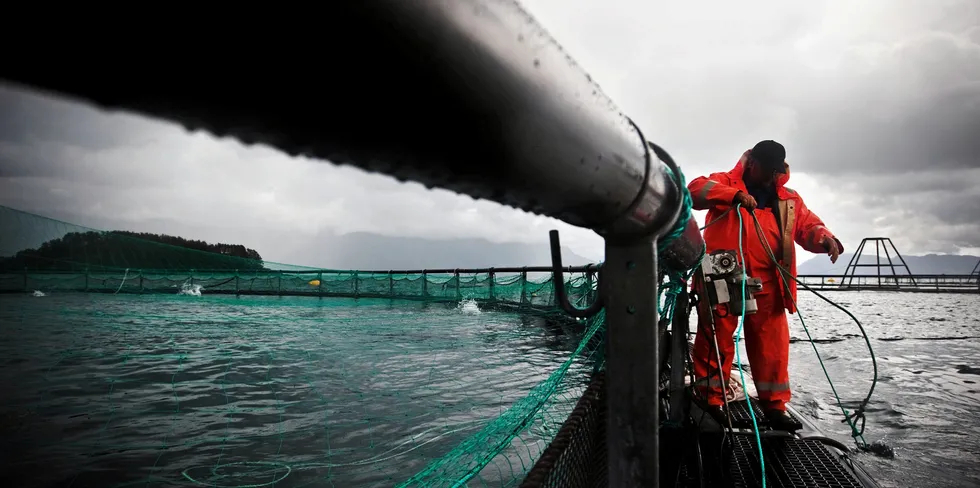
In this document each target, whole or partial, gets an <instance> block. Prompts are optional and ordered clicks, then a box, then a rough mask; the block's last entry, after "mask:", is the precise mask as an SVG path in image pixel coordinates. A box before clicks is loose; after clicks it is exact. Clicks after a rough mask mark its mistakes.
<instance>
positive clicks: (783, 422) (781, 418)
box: [766, 409, 801, 432]
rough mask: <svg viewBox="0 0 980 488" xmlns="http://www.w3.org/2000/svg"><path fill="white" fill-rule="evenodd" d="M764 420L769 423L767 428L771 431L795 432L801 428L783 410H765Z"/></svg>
mask: <svg viewBox="0 0 980 488" xmlns="http://www.w3.org/2000/svg"><path fill="white" fill-rule="evenodd" d="M766 420H768V421H769V428H771V429H773V430H783V431H786V432H795V431H796V430H799V429H800V427H801V425H800V423H799V422H798V421H797V420H796V419H794V418H793V417H792V416H791V415H790V414H789V413H787V412H786V411H785V410H776V409H769V410H766Z"/></svg>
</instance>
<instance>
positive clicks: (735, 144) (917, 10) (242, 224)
mask: <svg viewBox="0 0 980 488" xmlns="http://www.w3.org/2000/svg"><path fill="white" fill-rule="evenodd" d="M525 3H526V6H527V8H528V10H529V11H530V12H531V13H532V14H533V15H535V16H536V17H538V18H539V20H540V21H541V22H542V23H543V24H544V26H545V27H546V29H547V30H549V31H550V32H551V33H552V34H553V35H554V36H555V37H556V38H557V39H559V41H560V42H561V43H562V45H563V46H564V47H565V48H566V49H567V51H569V52H570V53H571V54H572V56H573V57H574V58H575V59H576V60H577V61H578V62H579V63H580V64H581V65H582V66H583V67H584V69H585V70H586V71H588V72H589V73H590V74H591V75H592V76H593V78H594V79H595V80H597V82H598V83H599V84H600V85H601V87H602V89H603V90H604V91H605V92H607V93H608V94H609V95H610V97H611V98H612V99H613V100H615V101H616V103H617V104H618V105H619V106H620V107H621V108H622V109H623V110H624V111H625V112H626V113H628V114H630V116H631V117H632V118H633V119H634V120H636V121H637V122H638V123H639V124H640V126H641V127H642V128H643V130H644V132H645V133H646V135H647V136H648V137H649V138H650V139H651V140H654V141H656V142H657V143H658V144H660V145H662V146H663V147H665V148H666V149H667V150H668V151H669V152H670V153H671V154H672V155H673V156H674V158H675V159H676V160H677V161H679V162H680V164H681V165H682V168H683V170H684V172H685V174H686V175H687V177H688V180H690V179H691V178H693V177H695V176H698V175H702V174H707V173H710V172H716V171H726V170H728V169H729V168H731V167H732V166H733V165H734V164H735V162H736V160H737V159H738V157H739V155H740V154H741V153H742V151H744V150H745V149H748V148H749V147H751V145H752V144H754V143H755V142H757V141H758V140H761V139H769V138H773V139H776V140H780V141H782V142H784V143H785V144H786V146H787V149H788V152H789V155H788V159H789V161H790V163H791V164H792V167H793V173H794V174H793V178H792V179H791V182H790V186H793V187H794V188H796V189H797V190H800V191H801V192H802V194H803V195H804V197H805V198H806V201H807V204H808V205H809V206H810V207H811V208H813V209H815V211H817V212H818V213H819V215H820V216H821V217H822V218H823V219H824V220H825V221H826V222H827V223H828V226H830V227H831V228H832V229H833V230H834V231H835V232H836V233H838V234H840V235H841V236H842V238H843V239H845V242H846V244H848V245H849V246H850V247H851V248H853V247H854V246H856V245H857V243H858V242H859V240H860V238H861V237H865V236H867V235H871V234H879V233H880V234H886V235H890V236H891V237H893V238H894V239H896V243H899V242H901V243H902V244H901V246H902V247H901V248H900V249H901V250H902V252H908V253H914V252H929V251H940V250H945V251H949V252H955V251H956V250H957V249H958V248H961V247H980V238H978V234H980V232H978V229H977V224H976V223H975V222H974V221H973V219H974V217H973V216H975V215H977V212H978V211H980V210H978V201H980V200H978V197H977V195H978V192H977V191H978V188H980V183H978V182H980V173H978V172H977V171H978V170H980V137H977V136H976V134H980V126H978V124H980V28H978V26H977V24H978V19H980V2H975V1H972V0H943V1H939V0H937V1H935V2H922V1H918V0H865V1H862V2H846V1H837V0H816V1H813V2H805V3H799V2H797V3H787V2H782V1H777V0H766V1H763V2H757V3H754V4H753V5H752V6H746V5H744V4H737V3H724V2H719V3H717V4H714V5H711V6H710V7H709V6H704V5H702V6H689V5H687V4H684V3H660V4H656V5H653V4H650V3H649V2H642V1H635V2H628V1H614V0H610V1H609V2H606V3H604V4H603V5H602V6H601V7H600V6H598V5H597V4H596V3H595V2H593V1H591V0H526V1H525ZM0 107H2V108H3V110H2V111H0V204H3V203H7V204H13V203H16V204H17V205H19V206H21V207H22V208H26V209H28V210H30V209H35V210H36V211H38V212H39V213H43V212H42V210H43V211H63V210H64V209H72V211H74V212H75V213H76V214H78V215H91V216H103V217H110V216H111V217H112V218H113V219H115V220H113V222H114V223H115V224H118V225H122V224H126V225H129V226H131V227H134V228H139V226H141V225H152V226H154V227H153V230H154V231H166V229H168V228H173V229H180V231H181V232H184V231H186V232H202V233H204V234H206V235H208V236H210V235H211V234H212V233H219V232H220V233H221V236H227V237H221V236H216V237H209V238H210V239H214V240H225V241H232V240H235V239H236V238H237V237H236V236H240V237H241V239H242V240H245V241H247V242H256V241H248V240H249V239H258V238H257V237H254V236H253V235H252V234H250V232H253V231H254V230H255V229H262V232H264V234H265V235H272V236H278V237H277V238H270V239H264V240H263V241H262V242H263V244H262V245H263V246H266V245H268V246H269V247H268V248H267V249H266V248H259V251H260V252H262V253H263V255H267V254H268V255H269V256H271V257H270V259H275V260H279V261H288V259H289V249H290V244H289V242H291V241H292V242H295V241H297V240H301V239H307V238H310V236H316V235H317V234H318V233H321V232H331V231H335V232H350V231H369V232H379V233H384V234H388V235H406V236H429V237H463V236H471V237H485V238H489V239H492V240H496V241H518V242H534V243H538V242H543V241H544V239H546V231H547V230H548V229H549V228H551V227H557V228H560V229H562V232H563V242H568V243H569V244H570V246H571V247H573V248H575V246H581V247H580V248H576V251H577V252H579V253H582V254H588V255H590V256H596V255H598V256H601V241H600V240H599V239H598V238H597V237H595V236H594V235H592V234H591V233H590V232H589V231H585V230H580V229H572V228H570V227H569V226H564V225H561V224H558V223H556V222H555V221H553V220H551V219H545V218H541V217H538V216H534V215H528V214H524V213H521V212H518V211H514V210H511V209H507V208H504V207H501V206H499V205H496V204H492V203H489V202H482V201H473V200H472V199H470V198H469V197H465V196H458V195H454V194H451V193H449V192H446V191H442V190H425V189H424V188H422V186H421V185H417V184H414V183H409V184H399V183H397V182H395V181H394V180H393V179H391V178H388V177H384V176H378V175H369V174H366V173H364V172H362V171H360V170H357V169H353V168H348V167H336V166H333V165H330V164H327V163H324V162H313V161H309V160H306V159H303V158H287V157H285V156H283V155H282V154H280V153H278V151H274V150H271V149H268V148H264V147H245V146H242V145H241V144H238V143H236V142H232V141H227V140H220V141H219V140H215V139H213V138H211V137H210V136H207V135H203V134H189V133H187V132H186V131H184V130H183V129H182V128H180V127H177V126H175V125H173V124H168V123H162V122H158V121H154V120H149V119H145V118H143V117H139V116H133V115H126V114H112V115H109V114H104V113H97V112H96V111H95V110H93V109H91V108H88V107H85V106H81V105H78V104H73V103H65V102H59V101H50V100H44V99H42V98H40V97H26V98H25V97H23V96H21V95H20V94H19V93H17V92H16V91H11V90H9V89H3V88H0ZM175 222H180V224H177V223H175ZM236 229H238V230H236ZM175 233H176V231H175ZM267 241H268V242H269V244H265V242H267ZM585 248H587V249H588V251H585V250H583V249H585ZM300 264H301V263H300Z"/></svg>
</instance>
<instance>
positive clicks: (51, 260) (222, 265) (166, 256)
mask: <svg viewBox="0 0 980 488" xmlns="http://www.w3.org/2000/svg"><path fill="white" fill-rule="evenodd" d="M124 268H129V269H147V270H149V269H154V270H165V269H181V270H187V269H198V270H233V269H238V270H261V269H265V267H264V266H263V263H262V256H260V255H259V253H258V252H257V251H256V250H254V249H250V248H247V247H245V246H243V245H241V244H223V243H217V244H209V243H207V242H205V241H199V240H188V239H184V238H183V237H177V236H170V235H165V234H150V233H146V232H140V233H136V232H128V231H113V232H95V231H90V232H71V233H68V234H65V235H64V236H62V237H60V238H57V239H52V240H49V241H47V242H45V243H43V244H41V245H40V246H39V247H38V248H37V249H24V250H22V251H19V252H17V254H15V255H14V256H13V257H8V258H0V271H5V272H12V271H23V270H24V269H27V270H38V271H83V270H85V269H90V270H92V271H97V270H100V269H124Z"/></svg>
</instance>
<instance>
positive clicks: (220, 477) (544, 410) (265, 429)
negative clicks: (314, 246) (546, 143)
mask: <svg viewBox="0 0 980 488" xmlns="http://www.w3.org/2000/svg"><path fill="white" fill-rule="evenodd" d="M0 229H2V230H3V233H2V234H0V251H2V252H0V254H2V255H3V256H6V257H4V258H0V291H2V292H5V293H3V294H2V295H0V323H2V326H0V327H2V331H3V337H4V339H3V342H2V343H0V344H2V347H0V357H2V358H3V360H4V361H5V365H6V366H7V367H6V368H5V369H4V370H3V372H2V373H0V375H2V380H3V382H4V385H6V386H7V388H6V389H7V391H9V392H10V393H5V395H4V398H3V400H2V401H0V433H2V434H3V437H2V438H3V441H2V446H0V457H2V458H3V459H5V464H6V465H7V469H5V470H4V474H3V475H0V478H3V481H10V482H12V483H5V484H11V485H18V486H52V485H64V486H67V485H71V486H75V487H79V486H129V485H141V486H195V485H201V486H235V487H244V486H249V487H258V486H306V485H310V486H321V485H328V486H329V485H331V484H332V485H334V486H392V485H399V486H460V485H462V484H466V485H469V486H477V485H481V486H482V485H485V486H517V485H519V484H520V483H521V482H522V480H523V479H524V478H525V476H526V475H527V473H528V472H529V470H530V469H531V467H532V466H533V465H534V463H535V462H536V461H537V460H538V459H539V458H540V456H541V453H542V452H544V451H545V449H546V448H547V447H548V445H549V444H550V443H551V441H552V440H553V439H554V437H555V435H556V433H557V432H558V430H559V428H560V427H561V426H562V425H563V424H564V423H565V421H566V419H568V418H569V415H570V413H571V412H572V410H573V409H574V408H575V406H576V404H577V402H578V401H579V398H580V397H581V396H582V393H583V391H585V389H586V387H587V385H588V383H589V379H590V377H591V375H592V372H593V371H594V370H595V369H597V368H598V367H599V366H601V365H600V364H598V363H599V360H598V359H597V358H596V357H595V356H596V353H597V351H599V350H600V349H601V342H600V340H599V338H600V337H601V331H602V327H603V324H604V322H603V315H602V314H600V315H598V316H596V317H593V318H592V319H590V320H588V321H574V320H570V319H567V318H566V317H564V316H562V314H561V313H560V312H558V311H557V310H556V307H555V297H554V286H553V284H552V282H551V280H550V277H549V275H548V274H545V273H537V274H536V273H520V272H516V273H496V272H493V273H491V272H489V271H485V270H484V271H481V272H467V271H466V270H460V271H458V272H451V273H445V272H442V273H428V272H419V273H399V272H368V271H346V270H317V269H311V268H304V267H300V266H286V265H282V264H279V263H269V262H266V261H261V260H259V259H254V258H251V257H249V252H250V250H248V249H244V248H242V249H232V248H231V246H229V247H227V248H217V249H215V248H210V249H208V248H206V247H205V246H204V245H203V243H191V244H188V243H187V242H183V243H180V244H181V245H175V244H170V243H167V242H159V241H154V240H152V239H153V238H155V239H159V237H153V238H147V237H146V236H143V237H141V236H140V235H132V234H125V233H114V232H102V231H96V230H92V229H87V228H83V227H79V226H73V225H71V224H66V223H63V222H58V221H54V220H50V219H45V218H43V217H39V216H35V215H31V214H26V213H23V212H18V211H16V210H13V209H7V208H0ZM188 246H191V247H188ZM193 246H196V247H197V248H193ZM567 278H568V281H567V283H566V287H567V288H568V290H569V295H570V298H571V299H572V301H573V302H575V303H577V304H578V305H579V306H584V305H585V304H587V303H588V302H589V301H591V300H593V299H594V296H595V287H596V283H595V279H594V276H593V275H592V274H591V273H570V274H568V275H567ZM317 297H319V298H317Z"/></svg>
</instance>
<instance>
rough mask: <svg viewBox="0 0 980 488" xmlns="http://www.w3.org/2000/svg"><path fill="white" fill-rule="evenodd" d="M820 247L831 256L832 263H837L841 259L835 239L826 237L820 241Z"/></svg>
mask: <svg viewBox="0 0 980 488" xmlns="http://www.w3.org/2000/svg"><path fill="white" fill-rule="evenodd" d="M820 245H821V246H823V248H824V249H826V250H827V254H828V255H829V256H830V262H831V263H836V262H837V258H838V257H840V249H839V248H838V247H837V241H836V240H834V238H833V237H830V236H827V235H825V236H823V238H821V239H820Z"/></svg>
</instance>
